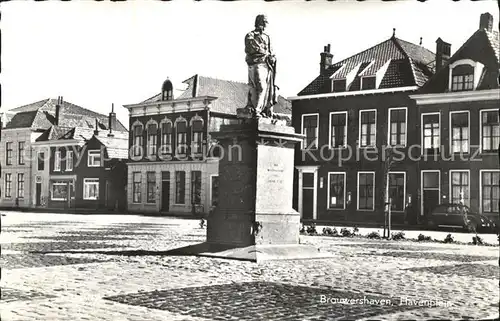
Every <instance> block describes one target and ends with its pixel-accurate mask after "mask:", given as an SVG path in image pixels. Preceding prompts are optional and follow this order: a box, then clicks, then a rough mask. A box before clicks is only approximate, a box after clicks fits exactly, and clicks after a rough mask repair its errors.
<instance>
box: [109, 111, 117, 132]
mask: <svg viewBox="0 0 500 321" xmlns="http://www.w3.org/2000/svg"><path fill="white" fill-rule="evenodd" d="M108 118H109V124H108V128H109V133H108V137H113V136H115V134H113V129H114V130H116V114H115V104H114V103H113V104H111V112H110V113H109V117H108Z"/></svg>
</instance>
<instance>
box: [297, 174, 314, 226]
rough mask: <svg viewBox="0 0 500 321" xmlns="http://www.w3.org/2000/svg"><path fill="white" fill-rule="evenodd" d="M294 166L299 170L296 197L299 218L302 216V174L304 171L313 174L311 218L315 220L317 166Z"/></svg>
mask: <svg viewBox="0 0 500 321" xmlns="http://www.w3.org/2000/svg"><path fill="white" fill-rule="evenodd" d="M295 168H296V169H297V170H298V171H299V177H298V178H299V182H298V183H299V193H298V194H299V199H298V205H299V213H300V218H301V219H302V218H303V213H304V209H303V205H304V204H303V198H304V193H303V192H304V184H303V174H304V173H309V174H313V180H314V184H313V187H312V189H313V213H312V214H313V220H315V219H316V218H317V217H318V205H317V204H318V169H319V166H295Z"/></svg>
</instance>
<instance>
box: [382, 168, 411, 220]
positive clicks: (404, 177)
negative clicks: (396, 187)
mask: <svg viewBox="0 0 500 321" xmlns="http://www.w3.org/2000/svg"><path fill="white" fill-rule="evenodd" d="M391 174H403V179H404V185H403V209H402V210H391V211H392V212H396V213H402V212H404V211H405V208H406V205H407V201H408V197H407V195H406V172H404V171H394V172H392V171H390V172H389V173H388V174H387V181H386V184H387V185H386V186H387V187H388V188H389V182H390V180H389V176H390V175H391ZM389 197H390V195H389Z"/></svg>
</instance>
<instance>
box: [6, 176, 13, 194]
mask: <svg viewBox="0 0 500 321" xmlns="http://www.w3.org/2000/svg"><path fill="white" fill-rule="evenodd" d="M5 197H12V174H11V173H5Z"/></svg>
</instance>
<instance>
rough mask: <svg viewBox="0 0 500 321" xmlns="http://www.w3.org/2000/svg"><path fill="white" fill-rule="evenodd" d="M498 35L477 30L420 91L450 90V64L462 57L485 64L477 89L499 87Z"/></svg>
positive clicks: (499, 57)
mask: <svg viewBox="0 0 500 321" xmlns="http://www.w3.org/2000/svg"><path fill="white" fill-rule="evenodd" d="M498 37H499V33H498V31H488V30H486V29H478V30H476V31H475V32H474V33H473V34H472V35H471V36H470V37H469V38H468V39H467V40H466V41H465V42H464V43H463V44H462V46H460V48H459V49H458V50H457V51H455V53H454V54H453V56H451V57H450V59H448V61H447V63H446V64H445V65H444V66H443V67H442V68H441V69H440V70H439V71H438V72H437V73H436V74H435V75H434V76H432V77H431V78H430V79H429V80H428V81H427V82H426V84H425V85H424V86H422V88H421V89H420V90H419V92H420V93H442V92H446V91H448V82H449V79H448V78H449V70H450V64H452V63H454V62H455V61H457V60H460V59H471V60H473V61H480V62H481V63H482V64H483V65H484V69H483V71H482V73H481V75H480V76H479V83H478V86H477V88H476V90H483V89H494V88H499V86H498V76H499V67H500V56H499V54H500V48H499V47H500V45H499V38H498ZM490 49H491V50H490Z"/></svg>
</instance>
